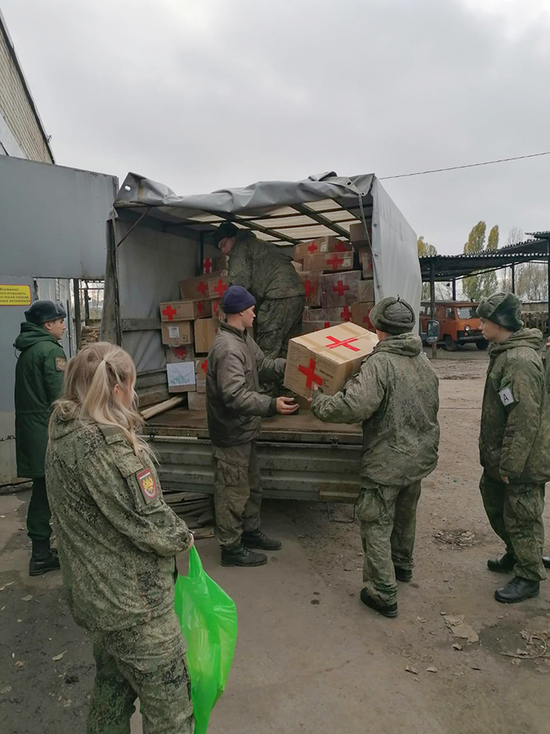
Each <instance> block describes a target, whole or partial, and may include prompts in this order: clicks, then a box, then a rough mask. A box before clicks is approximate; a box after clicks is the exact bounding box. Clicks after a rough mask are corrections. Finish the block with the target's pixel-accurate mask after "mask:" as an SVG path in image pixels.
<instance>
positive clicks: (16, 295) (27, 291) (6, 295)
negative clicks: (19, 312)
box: [0, 285, 31, 306]
mask: <svg viewBox="0 0 550 734" xmlns="http://www.w3.org/2000/svg"><path fill="white" fill-rule="evenodd" d="M30 305H31V287H30V285H0V306H30Z"/></svg>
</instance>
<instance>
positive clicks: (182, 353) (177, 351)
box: [173, 347, 187, 359]
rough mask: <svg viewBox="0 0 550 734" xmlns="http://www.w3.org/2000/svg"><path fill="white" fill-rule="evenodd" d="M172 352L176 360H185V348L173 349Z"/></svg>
mask: <svg viewBox="0 0 550 734" xmlns="http://www.w3.org/2000/svg"><path fill="white" fill-rule="evenodd" d="M173 350H174V356H176V357H177V358H178V359H185V357H187V348H186V347H173Z"/></svg>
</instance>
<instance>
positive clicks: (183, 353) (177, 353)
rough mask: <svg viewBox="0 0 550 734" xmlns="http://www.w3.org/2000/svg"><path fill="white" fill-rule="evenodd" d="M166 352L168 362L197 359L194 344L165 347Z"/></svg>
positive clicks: (174, 362)
mask: <svg viewBox="0 0 550 734" xmlns="http://www.w3.org/2000/svg"><path fill="white" fill-rule="evenodd" d="M164 351H165V354H166V364H176V363H177V362H189V360H190V359H195V350H194V349H193V347H192V345H190V344H188V345H186V346H180V347H164Z"/></svg>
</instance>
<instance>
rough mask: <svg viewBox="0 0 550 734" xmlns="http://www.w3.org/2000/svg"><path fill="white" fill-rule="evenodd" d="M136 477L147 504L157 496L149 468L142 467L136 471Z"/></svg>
mask: <svg viewBox="0 0 550 734" xmlns="http://www.w3.org/2000/svg"><path fill="white" fill-rule="evenodd" d="M136 479H137V481H138V484H139V488H140V489H141V492H142V494H143V497H144V499H145V502H146V503H147V504H149V502H152V501H153V500H155V499H156V498H157V497H158V487H157V483H156V481H155V477H154V476H153V472H152V471H151V470H150V469H142V470H141V471H138V472H137V473H136Z"/></svg>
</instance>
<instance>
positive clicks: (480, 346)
mask: <svg viewBox="0 0 550 734" xmlns="http://www.w3.org/2000/svg"><path fill="white" fill-rule="evenodd" d="M488 346H489V342H488V341H487V339H480V340H479V341H477V342H476V347H477V348H478V349H481V350H485V349H487V347H488Z"/></svg>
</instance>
